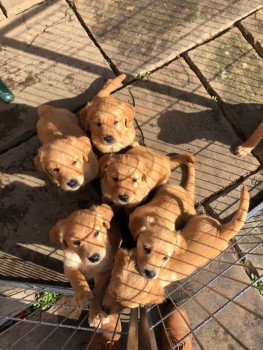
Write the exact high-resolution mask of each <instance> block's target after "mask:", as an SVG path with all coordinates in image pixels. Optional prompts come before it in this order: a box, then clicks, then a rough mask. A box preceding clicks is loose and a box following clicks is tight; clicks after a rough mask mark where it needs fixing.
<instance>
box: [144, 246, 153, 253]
mask: <svg viewBox="0 0 263 350" xmlns="http://www.w3.org/2000/svg"><path fill="white" fill-rule="evenodd" d="M143 249H144V251H145V253H146V254H151V252H152V250H151V248H148V247H143Z"/></svg>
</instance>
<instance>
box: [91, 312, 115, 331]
mask: <svg viewBox="0 0 263 350" xmlns="http://www.w3.org/2000/svg"><path fill="white" fill-rule="evenodd" d="M109 322H110V317H109V316H106V317H105V316H104V315H103V314H102V313H97V314H96V315H94V314H93V313H92V312H90V313H89V325H90V327H95V328H96V327H98V326H101V325H103V324H107V323H109Z"/></svg>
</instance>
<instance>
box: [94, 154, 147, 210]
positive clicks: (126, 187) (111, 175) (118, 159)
mask: <svg viewBox="0 0 263 350" xmlns="http://www.w3.org/2000/svg"><path fill="white" fill-rule="evenodd" d="M100 170H101V186H102V192H103V195H104V196H105V197H106V198H108V199H109V200H111V201H113V202H114V203H115V204H116V205H131V204H133V203H134V202H136V201H137V200H138V198H137V197H138V195H139V193H140V191H141V190H142V189H143V188H144V187H145V186H146V187H147V184H146V177H145V166H144V164H143V162H142V161H141V160H140V159H138V158H136V157H134V156H133V155H129V154H122V155H116V156H114V157H111V156H108V155H105V156H103V157H102V158H101V159H100Z"/></svg>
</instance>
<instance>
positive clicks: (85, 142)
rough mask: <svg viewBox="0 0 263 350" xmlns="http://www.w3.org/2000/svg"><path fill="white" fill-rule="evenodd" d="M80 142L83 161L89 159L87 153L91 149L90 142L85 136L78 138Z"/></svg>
mask: <svg viewBox="0 0 263 350" xmlns="http://www.w3.org/2000/svg"><path fill="white" fill-rule="evenodd" d="M78 140H79V142H80V144H81V152H82V153H83V159H84V161H85V162H88V160H89V153H90V150H91V142H90V139H89V138H88V137H87V136H81V137H79V138H78Z"/></svg>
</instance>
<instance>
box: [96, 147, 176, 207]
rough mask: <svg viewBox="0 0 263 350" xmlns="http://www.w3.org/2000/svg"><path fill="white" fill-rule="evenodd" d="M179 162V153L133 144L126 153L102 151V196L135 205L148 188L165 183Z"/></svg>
mask: <svg viewBox="0 0 263 350" xmlns="http://www.w3.org/2000/svg"><path fill="white" fill-rule="evenodd" d="M178 164H180V158H179V157H168V156H165V155H163V154H160V153H157V152H155V151H153V150H151V149H149V148H147V147H144V146H138V147H133V148H131V149H129V150H128V151H127V152H126V153H125V154H115V155H108V154H107V155H104V156H102V157H101V158H100V160H99V165H100V176H101V189H102V193H103V196H104V198H105V200H107V201H112V202H114V204H116V205H122V206H126V207H129V208H132V207H135V206H136V205H138V204H139V203H141V202H142V201H143V200H144V199H146V197H147V196H148V194H149V192H150V191H151V190H153V189H155V188H157V187H158V186H160V185H162V184H164V183H166V182H167V181H168V179H169V177H170V175H171V169H172V168H174V167H175V166H178ZM123 196H126V198H127V200H123V199H122V197H123Z"/></svg>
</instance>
